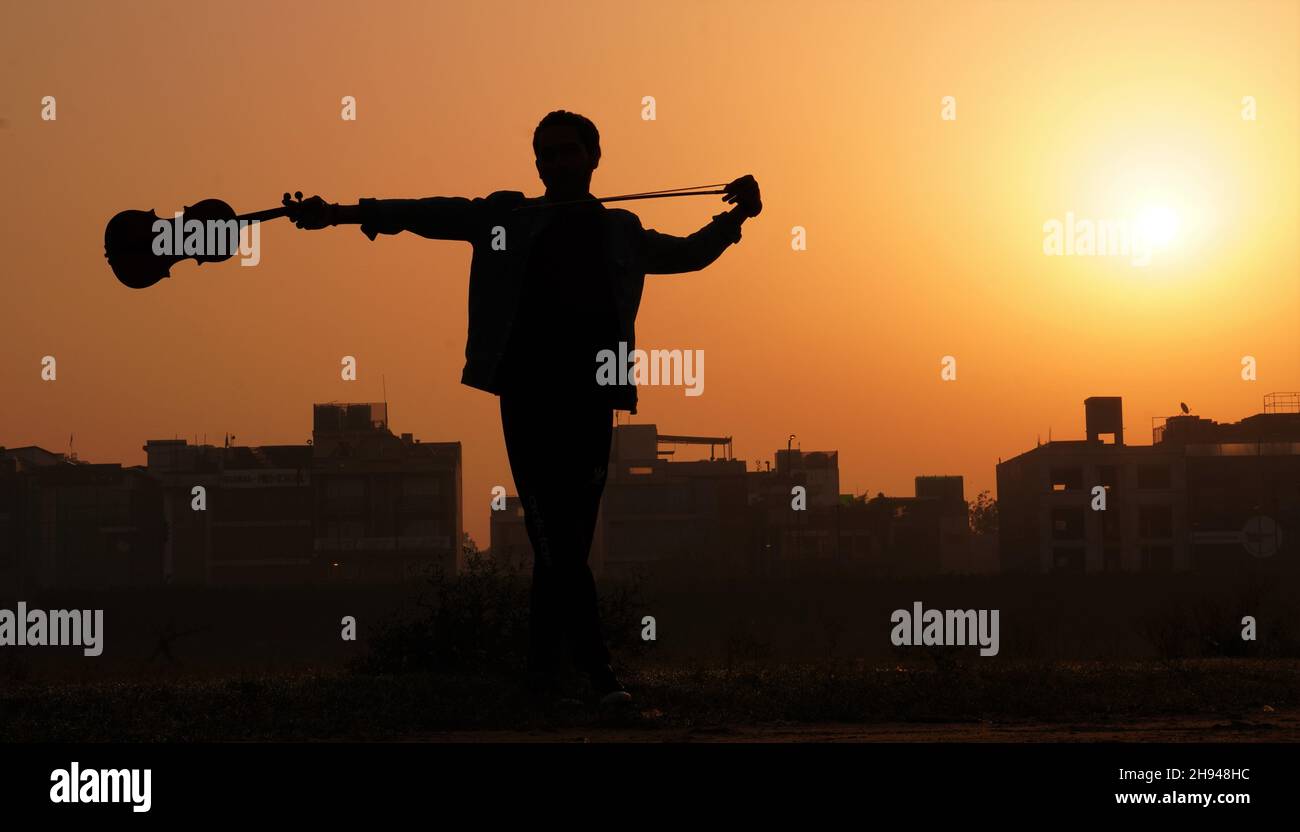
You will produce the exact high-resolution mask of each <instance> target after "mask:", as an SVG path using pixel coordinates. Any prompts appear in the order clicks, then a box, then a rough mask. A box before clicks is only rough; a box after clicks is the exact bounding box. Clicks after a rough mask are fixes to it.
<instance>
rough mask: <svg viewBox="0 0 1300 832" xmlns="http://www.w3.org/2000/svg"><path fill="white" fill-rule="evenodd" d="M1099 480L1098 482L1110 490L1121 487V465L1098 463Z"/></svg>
mask: <svg viewBox="0 0 1300 832" xmlns="http://www.w3.org/2000/svg"><path fill="white" fill-rule="evenodd" d="M1097 480H1098V484H1099V485H1101V486H1103V487H1105V488H1106V489H1107V490H1108V491H1113V490H1114V489H1117V488H1119V467H1118V466H1115V465H1098V466H1097Z"/></svg>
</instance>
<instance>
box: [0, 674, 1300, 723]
mask: <svg viewBox="0 0 1300 832" xmlns="http://www.w3.org/2000/svg"><path fill="white" fill-rule="evenodd" d="M1298 676H1300V663H1298V662H1295V661H1289V660H1286V661H1264V660H1258V659H1254V660H1239V659H1212V660H1193V661H1179V662H1139V663H1130V664H1122V665H1115V664H1110V663H1106V664H1102V663H1057V664H1037V663H1035V664H1001V665H987V666H985V665H980V664H978V663H975V662H972V663H970V664H966V665H961V664H955V665H951V666H948V667H945V668H935V667H933V666H931V667H923V666H905V665H895V666H869V665H866V664H861V663H855V662H818V663H813V664H798V665H796V664H777V665H764V664H758V663H752V664H733V665H732V666H731V667H730V668H724V667H703V666H697V667H688V668H671V669H670V668H656V667H653V666H645V667H641V668H639V669H631V670H629V671H628V672H627V673H626V678H627V681H628V682H629V684H630V686H631V687H632V689H633V690H634V691H635V693H636V695H637V701H638V709H637V710H636V711H635V712H634V713H631V714H628V715H624V716H622V717H619V718H616V719H614V720H613V721H611V720H609V719H603V718H602V717H600V716H599V715H598V714H597V713H596V712H595V711H594V709H587V710H580V711H577V712H562V711H557V710H555V709H553V708H551V707H548V706H544V705H539V704H536V703H533V702H532V701H531V700H529V699H528V697H527V696H526V695H525V694H524V692H523V690H522V688H521V686H520V680H519V678H518V677H517V675H516V674H513V673H509V672H505V671H499V670H496V671H494V670H479V671H475V672H441V673H436V672H427V671H420V672H412V673H402V674H384V673H381V674H371V673H361V672H350V673H331V674H310V673H298V674H292V675H288V674H286V675H266V676H239V677H232V678H227V679H207V680H176V681H170V682H166V681H118V682H97V683H96V682H92V683H80V684H66V683H65V684H58V685H51V684H41V683H23V684H19V685H16V686H12V687H7V688H5V689H3V690H0V741H4V742H100V741H127V742H201V741H258V740H273V741H286V740H287V741H295V740H396V739H407V738H417V739H418V738H421V737H423V736H428V735H431V734H435V733H437V732H442V731H451V730H476V731H526V730H537V729H543V730H544V729H548V728H572V727H580V726H581V727H599V726H610V725H615V726H617V727H620V728H623V729H631V730H636V729H644V730H646V731H647V732H653V731H656V730H659V729H665V728H687V729H688V728H693V727H699V726H710V725H718V724H730V725H761V724H772V723H784V724H789V723H810V724H811V723H825V722H848V723H863V724H873V723H895V722H917V723H926V722H945V723H960V722H973V721H982V720H993V721H1034V722H1042V723H1047V724H1069V723H1071V722H1076V721H1103V722H1105V721H1123V720H1135V719H1150V718H1154V717H1159V716H1176V717H1183V716H1187V717H1190V716H1197V715H1200V716H1214V717H1227V718H1240V717H1243V716H1247V715H1252V714H1259V713H1262V712H1265V709H1266V708H1271V709H1274V710H1277V711H1291V710H1295V709H1296V708H1297V707H1300V685H1297V684H1296V682H1297V678H1298Z"/></svg>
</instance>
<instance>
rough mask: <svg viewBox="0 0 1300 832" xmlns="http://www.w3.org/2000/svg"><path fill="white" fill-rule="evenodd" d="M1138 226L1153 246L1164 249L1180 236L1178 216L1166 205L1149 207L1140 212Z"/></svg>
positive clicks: (1138, 230) (1137, 219)
mask: <svg viewBox="0 0 1300 832" xmlns="http://www.w3.org/2000/svg"><path fill="white" fill-rule="evenodd" d="M1136 226H1137V232H1138V234H1139V235H1141V236H1142V237H1143V238H1144V239H1146V240H1147V241H1149V242H1150V243H1151V245H1153V246H1159V247H1162V248H1163V247H1165V246H1168V245H1169V244H1170V243H1172V242H1173V241H1174V238H1175V237H1177V236H1178V214H1176V213H1175V212H1174V211H1173V209H1171V208H1169V207H1168V206H1165V205H1148V206H1147V207H1146V208H1143V209H1142V210H1141V211H1139V212H1138V215H1137V218H1136Z"/></svg>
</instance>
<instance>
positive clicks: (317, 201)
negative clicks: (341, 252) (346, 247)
mask: <svg viewBox="0 0 1300 832" xmlns="http://www.w3.org/2000/svg"><path fill="white" fill-rule="evenodd" d="M294 196H295V197H297V201H296V202H295V201H294V200H293V199H291V198H290V197H289V194H287V193H286V194H285V195H284V206H285V207H286V208H288V209H289V219H291V220H293V224H294V225H296V226H298V227H299V228H307V229H317V228H328V227H329V226H331V225H334V224H336V222H337V219H336V209H337V208H338V206H337V205H332V204H330V203H328V202H326V201H325V200H323V199H321V198H320V197H318V196H314V197H311V198H310V199H303V198H302V191H297V192H295V193H294Z"/></svg>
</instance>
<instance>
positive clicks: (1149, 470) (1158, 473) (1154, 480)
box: [1137, 465, 1170, 489]
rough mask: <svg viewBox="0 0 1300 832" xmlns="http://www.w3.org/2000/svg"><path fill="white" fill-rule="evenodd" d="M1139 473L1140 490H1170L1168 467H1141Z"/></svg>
mask: <svg viewBox="0 0 1300 832" xmlns="http://www.w3.org/2000/svg"><path fill="white" fill-rule="evenodd" d="M1137 473H1138V488H1146V489H1159V488H1169V483H1170V478H1169V466H1168V465H1139V466H1138V472H1137Z"/></svg>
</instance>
